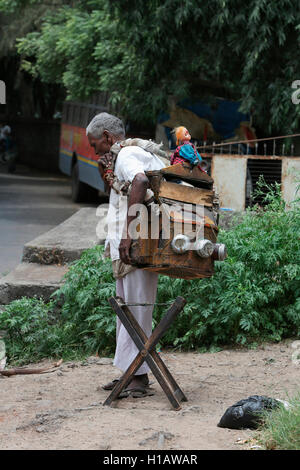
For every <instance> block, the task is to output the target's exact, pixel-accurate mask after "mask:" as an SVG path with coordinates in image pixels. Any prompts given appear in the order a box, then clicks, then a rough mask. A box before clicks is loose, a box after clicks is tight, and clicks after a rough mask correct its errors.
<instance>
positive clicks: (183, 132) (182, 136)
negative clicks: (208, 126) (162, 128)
mask: <svg viewBox="0 0 300 470" xmlns="http://www.w3.org/2000/svg"><path fill="white" fill-rule="evenodd" d="M176 137H177V140H181V141H183V140H191V135H190V133H189V131H188V130H187V129H186V128H185V127H179V129H178V130H177V132H176Z"/></svg>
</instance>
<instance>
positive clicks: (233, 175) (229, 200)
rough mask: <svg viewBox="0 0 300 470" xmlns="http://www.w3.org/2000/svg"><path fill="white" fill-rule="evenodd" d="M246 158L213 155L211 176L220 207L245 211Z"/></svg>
mask: <svg viewBox="0 0 300 470" xmlns="http://www.w3.org/2000/svg"><path fill="white" fill-rule="evenodd" d="M246 174H247V158H244V157H243V156H242V155H214V156H213V157H212V165H211V176H212V177H213V179H214V184H215V188H216V191H217V192H218V194H219V197H220V207H226V208H230V209H234V210H235V211H243V210H244V209H245V191H246Z"/></svg>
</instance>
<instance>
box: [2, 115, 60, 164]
mask: <svg viewBox="0 0 300 470" xmlns="http://www.w3.org/2000/svg"><path fill="white" fill-rule="evenodd" d="M3 124H4V122H3ZM5 124H9V125H10V126H11V129H12V133H13V137H14V139H15V141H16V143H17V149H18V160H17V161H18V162H19V163H22V164H25V165H29V166H31V167H33V168H37V169H39V170H45V171H50V172H55V173H56V172H57V173H58V172H59V167H58V162H59V138H60V121H42V120H38V119H29V118H16V119H14V120H10V121H9V122H6V121H5Z"/></svg>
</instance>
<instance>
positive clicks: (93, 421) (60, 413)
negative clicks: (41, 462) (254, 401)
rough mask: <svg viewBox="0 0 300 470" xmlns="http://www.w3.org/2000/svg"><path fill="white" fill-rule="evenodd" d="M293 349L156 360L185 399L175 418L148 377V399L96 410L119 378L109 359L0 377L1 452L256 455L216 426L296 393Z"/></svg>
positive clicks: (249, 436) (242, 434)
mask: <svg viewBox="0 0 300 470" xmlns="http://www.w3.org/2000/svg"><path fill="white" fill-rule="evenodd" d="M292 343H293V341H292V340H288V341H285V342H281V343H278V344H264V345H262V346H260V347H258V348H257V349H255V350H241V349H240V350H237V349H236V350H234V349H227V350H223V351H220V352H217V353H204V354H200V353H192V352H189V353H180V352H162V353H161V357H162V359H163V361H164V362H165V363H166V364H167V366H168V367H169V369H170V371H171V373H172V374H173V375H174V377H175V378H176V380H177V382H178V383H179V385H180V386H181V388H182V389H183V391H184V392H185V394H186V395H187V398H188V401H187V402H183V403H182V408H181V410H180V411H174V410H173V409H172V408H171V405H170V403H169V401H168V400H167V398H166V396H165V394H164V392H163V391H162V389H161V387H160V386H159V384H158V383H157V382H156V380H155V378H154V376H153V375H152V374H150V380H151V381H153V384H152V385H151V388H152V389H153V390H154V391H155V394H154V395H153V396H150V397H146V398H142V399H141V398H140V399H135V398H126V399H122V400H120V399H119V400H117V401H115V402H114V403H113V407H106V406H103V402H104V401H105V399H106V397H107V396H108V394H109V392H105V391H104V390H101V389H100V390H97V388H98V387H99V386H100V385H101V384H105V383H107V382H108V381H109V380H111V379H113V378H116V377H118V376H119V374H118V370H116V369H115V368H114V367H113V365H112V360H111V359H109V358H100V357H96V356H93V357H90V358H88V359H87V360H86V361H84V362H64V363H62V364H61V366H60V367H59V368H57V369H55V370H54V371H52V372H48V373H44V374H40V375H15V376H12V377H3V376H0V391H1V402H0V449H2V450H4V449H27V450H29V449H30V450H37V449H44V450H45V449H61V450H62V449H70V450H71V449H80V450H91V449H93V450H108V449H111V450H124V449H126V450H136V449H138V450H157V449H162V450H171V449H173V450H229V449H231V450H232V449H235V450H239V449H240V450H241V449H243V450H244V449H251V448H252V449H257V448H258V447H257V445H256V444H257V442H256V441H255V440H253V436H254V433H256V431H250V430H243V431H241V430H231V429H224V428H219V427H217V424H218V422H219V420H220V418H221V416H222V415H223V413H224V412H225V410H226V409H227V408H228V407H229V406H231V405H233V404H234V403H235V402H237V401H238V400H241V399H243V398H247V397H248V396H250V395H267V396H269V397H272V398H278V399H282V400H288V397H289V396H290V397H292V396H293V395H294V394H296V393H297V391H298V390H299V370H300V365H297V364H296V363H295V361H292V354H293V353H294V351H295V349H293V347H292ZM51 363H52V362H51V361H43V362H41V363H39V364H33V365H30V367H44V366H47V365H51Z"/></svg>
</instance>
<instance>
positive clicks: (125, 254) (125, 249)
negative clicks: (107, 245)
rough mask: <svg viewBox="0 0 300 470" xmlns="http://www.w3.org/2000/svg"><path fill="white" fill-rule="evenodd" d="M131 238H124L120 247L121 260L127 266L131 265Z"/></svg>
mask: <svg viewBox="0 0 300 470" xmlns="http://www.w3.org/2000/svg"><path fill="white" fill-rule="evenodd" d="M131 241H132V240H131V238H130V237H129V236H128V237H127V238H122V240H121V241H120V245H119V253H120V258H121V260H122V261H123V263H125V264H131V259H130V254H129V250H130V245H131Z"/></svg>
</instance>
